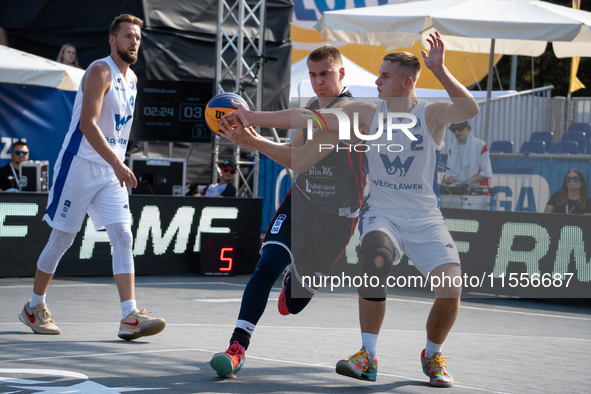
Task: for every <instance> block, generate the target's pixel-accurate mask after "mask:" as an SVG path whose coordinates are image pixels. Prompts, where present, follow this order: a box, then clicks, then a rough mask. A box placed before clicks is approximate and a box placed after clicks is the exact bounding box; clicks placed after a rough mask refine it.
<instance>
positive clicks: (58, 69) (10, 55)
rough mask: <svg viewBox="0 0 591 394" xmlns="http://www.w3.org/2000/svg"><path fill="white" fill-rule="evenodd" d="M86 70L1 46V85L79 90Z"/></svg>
mask: <svg viewBox="0 0 591 394" xmlns="http://www.w3.org/2000/svg"><path fill="white" fill-rule="evenodd" d="M83 75H84V70H82V69H79V68H76V67H71V66H67V65H65V64H62V63H58V62H55V61H53V60H49V59H45V58H43V57H40V56H35V55H31V54H30V53H26V52H22V51H19V50H16V49H12V48H8V47H5V46H3V45H0V83H11V84H20V85H36V86H45V87H50V88H56V89H61V90H70V91H76V90H78V86H79V85H80V81H81V80H82V76H83Z"/></svg>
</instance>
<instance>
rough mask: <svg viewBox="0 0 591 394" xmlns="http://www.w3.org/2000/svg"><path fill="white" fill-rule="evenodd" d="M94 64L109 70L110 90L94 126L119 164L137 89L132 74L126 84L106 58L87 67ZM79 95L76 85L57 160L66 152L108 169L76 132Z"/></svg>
mask: <svg viewBox="0 0 591 394" xmlns="http://www.w3.org/2000/svg"><path fill="white" fill-rule="evenodd" d="M96 62H105V63H107V64H108V65H109V67H110V68H111V88H110V89H109V91H108V92H107V94H105V96H104V97H103V104H102V108H101V113H100V115H99V117H98V120H97V125H98V127H99V128H100V129H101V131H102V132H103V134H104V136H105V139H106V140H107V142H108V143H109V145H110V146H111V148H112V149H113V150H114V151H115V153H116V154H117V156H118V157H119V159H121V161H123V160H125V151H126V149H127V143H128V140H129V133H130V131H131V123H132V120H133V108H134V106H135V97H136V95H137V87H136V84H135V80H134V79H133V77H132V73H131V72H130V73H128V76H129V79H128V80H127V81H126V80H125V78H123V74H121V71H120V70H119V67H117V65H116V64H115V62H114V61H113V59H111V57H110V56H108V57H106V58H103V59H99V60H96V61H95V62H93V63H92V64H91V66H92V65H93V64H94V63H96ZM83 96H84V93H83V92H82V84H80V87H79V88H78V93H77V94H76V99H75V100H74V108H73V112H72V121H71V122H70V129H69V131H68V134H67V135H66V138H65V140H64V143H63V145H62V152H60V157H61V156H62V153H63V152H64V151H68V152H69V153H72V154H74V155H76V156H78V157H81V158H82V159H85V160H89V161H92V162H94V163H97V164H100V165H103V166H108V165H109V164H108V163H107V162H106V161H105V160H104V159H103V158H102V157H101V156H100V155H99V154H98V153H97V152H96V151H95V150H94V148H93V147H92V146H91V145H90V143H89V142H88V140H87V139H86V137H84V135H83V134H82V131H80V113H81V112H82V97H83Z"/></svg>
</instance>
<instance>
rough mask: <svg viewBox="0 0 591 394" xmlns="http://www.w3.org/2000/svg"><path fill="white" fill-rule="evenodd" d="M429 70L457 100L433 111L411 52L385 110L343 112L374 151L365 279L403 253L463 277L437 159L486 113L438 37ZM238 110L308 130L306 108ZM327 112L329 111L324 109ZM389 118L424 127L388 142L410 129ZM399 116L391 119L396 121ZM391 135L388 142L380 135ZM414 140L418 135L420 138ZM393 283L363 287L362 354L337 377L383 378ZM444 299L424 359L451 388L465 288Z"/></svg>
mask: <svg viewBox="0 0 591 394" xmlns="http://www.w3.org/2000/svg"><path fill="white" fill-rule="evenodd" d="M427 41H428V42H429V44H430V50H429V54H428V55H427V53H426V52H424V51H423V59H424V63H425V65H426V66H427V68H428V69H429V70H431V72H433V74H434V75H435V76H436V77H437V79H438V80H439V82H441V84H442V85H443V87H444V88H445V90H446V91H447V93H448V94H449V96H450V97H451V102H445V101H439V102H436V103H433V104H429V103H428V102H426V101H423V100H419V99H418V98H417V96H416V92H415V86H416V81H417V79H418V77H419V75H420V70H421V64H420V62H419V60H418V58H417V57H416V56H414V55H412V54H410V53H404V52H403V53H391V54H388V55H386V56H385V58H384V61H383V63H382V65H381V67H380V76H379V78H378V79H377V80H376V85H377V87H378V92H379V94H378V97H379V98H380V100H378V102H377V103H364V102H361V101H358V102H354V103H351V104H348V105H346V106H344V107H343V108H342V110H343V112H345V113H346V114H347V115H348V117H349V119H350V121H351V124H354V122H353V119H354V114H357V115H358V119H359V122H358V124H359V129H360V131H361V133H363V134H366V137H367V138H366V140H367V141H366V142H367V144H368V146H369V147H370V149H369V150H367V152H366V153H365V163H366V169H367V173H368V185H369V195H368V197H367V200H366V202H367V206H366V207H365V208H364V209H363V210H362V213H361V218H360V223H359V229H360V234H361V254H362V267H363V273H364V274H367V275H368V276H370V277H371V276H377V277H379V278H380V280H381V281H380V284H385V283H386V282H385V280H386V278H387V276H388V275H389V273H390V269H391V268H392V264H393V262H394V261H395V260H397V259H398V258H400V255H401V253H400V252H401V251H402V252H404V253H405V254H406V255H407V256H408V257H409V259H410V260H412V262H413V264H414V265H415V266H416V267H417V268H418V269H419V271H421V273H422V274H423V275H425V276H431V277H434V276H438V277H440V278H441V276H442V275H446V276H448V277H451V278H453V277H457V276H461V269H460V258H459V254H458V251H457V249H456V248H455V244H454V241H453V239H452V238H451V235H450V234H449V231H448V230H447V227H446V226H445V225H444V222H443V217H442V216H441V212H440V211H439V209H438V208H437V205H438V194H439V193H438V188H437V183H436V182H437V177H436V171H437V162H438V158H439V152H440V151H441V148H442V147H443V144H444V143H443V137H444V133H445V127H446V125H447V124H448V123H461V122H464V121H466V120H468V119H471V118H473V117H474V116H476V115H477V114H478V112H479V109H478V105H477V103H476V101H475V100H474V98H473V97H472V95H471V94H470V92H468V90H467V89H466V88H465V87H464V86H462V85H461V84H460V83H459V82H458V81H457V80H456V79H455V78H454V77H453V76H452V75H451V74H450V73H449V71H448V70H447V68H446V67H445V64H444V60H445V50H444V45H443V41H442V40H441V37H440V36H439V33H435V35H431V37H430V39H428V40H427ZM237 107H239V109H238V110H237V111H235V112H233V113H230V114H229V115H226V117H227V118H228V119H229V120H232V119H233V117H238V118H239V119H240V120H241V122H242V124H243V125H244V126H247V127H248V126H251V125H254V126H263V127H273V126H274V127H284V128H289V127H291V128H303V127H306V122H307V119H308V116H306V115H305V113H306V110H302V109H295V110H290V111H278V112H250V111H247V110H246V109H245V108H244V107H242V106H240V105H237ZM321 112H322V111H321ZM388 113H406V114H408V113H410V114H412V115H414V117H415V118H416V120H417V122H416V124H415V125H414V126H413V127H409V128H407V129H404V132H403V129H402V128H398V129H394V131H393V132H392V133H391V138H390V139H388V133H386V131H385V130H386V128H387V127H386V126H387V124H388V122H391V123H392V124H396V123H408V122H409V121H412V118H410V117H408V118H407V119H400V118H398V117H393V116H390V115H387V114H388ZM323 116H324V118H325V120H326V122H327V126H328V129H329V130H339V126H338V123H337V120H336V119H335V118H336V117H334V116H331V115H329V114H324V115H323ZM388 118H390V120H388ZM380 129H381V130H383V133H381V136H378V134H379V131H378V130H380ZM411 137H413V138H411ZM386 290H387V286H383V287H382V286H377V287H375V288H374V287H367V288H360V289H359V295H360V298H359V320H360V324H361V333H362V349H361V350H360V351H359V352H358V353H356V354H355V355H353V356H351V357H350V358H349V359H348V360H341V361H339V362H338V363H337V373H339V374H342V375H346V376H350V377H354V378H358V379H364V380H372V381H375V380H376V376H377V359H376V357H375V356H376V347H377V337H378V334H379V330H380V328H381V325H382V321H383V318H384V314H385V311H386V302H385V300H386ZM435 293H436V299H435V302H434V304H433V307H432V309H431V312H430V314H429V317H428V319H427V343H426V346H425V350H423V352H422V353H421V357H420V359H421V365H422V369H423V372H424V373H425V374H426V375H427V376H429V380H430V384H431V385H433V386H443V387H449V386H452V385H453V378H452V377H451V375H449V374H448V373H447V371H446V369H445V368H446V366H447V364H446V363H445V361H444V360H443V358H442V357H441V349H442V346H443V342H444V341H445V339H446V338H447V335H448V334H449V332H450V330H451V328H452V326H453V324H454V322H455V319H456V316H457V314H458V310H459V305H460V296H461V287H454V286H453V283H449V282H446V283H445V284H443V285H441V286H439V287H436V288H435Z"/></svg>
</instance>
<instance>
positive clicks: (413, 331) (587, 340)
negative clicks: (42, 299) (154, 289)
mask: <svg viewBox="0 0 591 394" xmlns="http://www.w3.org/2000/svg"><path fill="white" fill-rule="evenodd" d="M59 324H60V326H85V325H89V326H97V325H107V326H115V325H118V324H119V323H99V322H96V323H94V322H93V323H67V322H66V323H64V322H60V323H59ZM12 325H14V326H19V327H20V326H21V325H22V323H19V322H12V323H0V326H12ZM166 326H167V327H211V328H234V327H235V325H234V324H204V323H166ZM257 328H258V329H259V330H263V329H270V330H277V329H280V330H296V331H356V332H357V331H359V328H351V327H310V326H306V327H301V326H257ZM380 332H384V333H385V332H387V333H394V334H396V333H400V334H419V335H424V334H425V331H424V330H393V329H387V328H386V329H384V328H383V329H381V330H380ZM449 335H450V336H456V335H457V336H480V337H490V338H507V339H534V340H540V339H544V340H560V341H575V342H577V341H578V342H591V339H585V338H572V337H550V336H536V335H509V334H485V333H474V332H454V331H452V332H450V333H449Z"/></svg>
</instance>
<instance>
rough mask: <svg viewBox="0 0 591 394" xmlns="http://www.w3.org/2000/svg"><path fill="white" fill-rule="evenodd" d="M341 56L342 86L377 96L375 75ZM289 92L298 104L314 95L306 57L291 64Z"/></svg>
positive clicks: (433, 92) (425, 93) (434, 94)
mask: <svg viewBox="0 0 591 394" xmlns="http://www.w3.org/2000/svg"><path fill="white" fill-rule="evenodd" d="M342 58H343V67H345V78H344V86H347V87H348V88H349V90H350V91H351V93H352V94H353V96H354V97H359V98H362V97H363V98H373V97H375V98H377V97H378V91H377V87H376V84H375V80H376V79H377V75H374V74H372V73H370V72H369V71H367V70H366V69H365V68H363V67H361V66H359V65H357V64H355V63H354V62H353V61H352V60H350V59H348V58H347V57H345V56H342ZM416 91H417V95H418V96H419V97H422V98H449V95H448V94H447V92H446V91H445V90H440V89H421V88H417V89H416ZM289 92H290V97H291V99H299V104H298V106H304V105H306V102H307V100H308V99H309V98H310V97H314V96H315V95H316V94H315V93H314V90H313V89H312V84H311V83H310V77H309V74H308V66H307V61H306V58H304V59H302V60H300V61H298V62H296V63H294V64H292V66H291V87H290V91H289ZM471 93H472V95H473V96H474V97H477V98H478V97H481V98H484V97H486V92H484V91H473V92H471ZM510 93H515V91H513V90H507V91H493V92H491V95H492V97H497V96H503V95H505V94H510Z"/></svg>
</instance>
